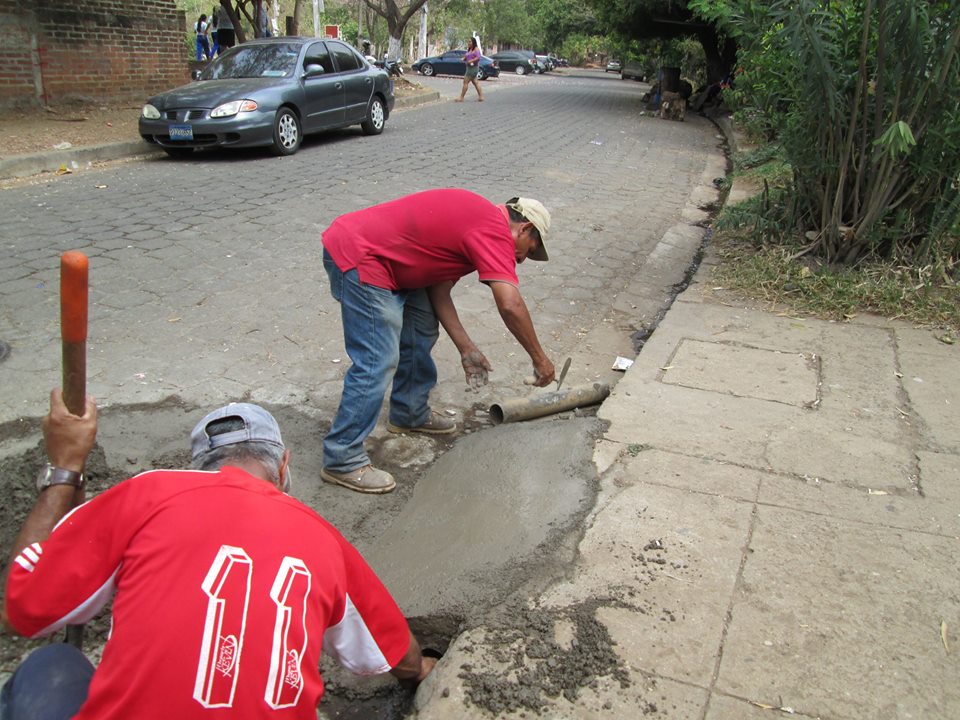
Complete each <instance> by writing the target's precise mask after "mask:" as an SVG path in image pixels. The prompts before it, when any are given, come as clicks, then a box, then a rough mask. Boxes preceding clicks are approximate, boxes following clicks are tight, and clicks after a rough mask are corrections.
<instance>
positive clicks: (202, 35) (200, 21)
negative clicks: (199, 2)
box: [193, 13, 213, 62]
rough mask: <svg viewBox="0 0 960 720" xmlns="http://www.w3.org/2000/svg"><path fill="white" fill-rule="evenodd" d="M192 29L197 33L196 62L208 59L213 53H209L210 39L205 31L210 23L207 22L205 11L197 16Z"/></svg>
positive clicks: (207, 30) (208, 28)
mask: <svg viewBox="0 0 960 720" xmlns="http://www.w3.org/2000/svg"><path fill="white" fill-rule="evenodd" d="M193 30H194V32H195V33H196V34H197V62H200V61H201V60H209V59H210V58H211V57H213V55H212V54H211V53H210V40H209V38H208V37H207V33H208V32H209V30H210V23H208V22H207V16H206V14H205V13H204V14H201V15H200V17H199V18H197V22H196V23H194V26H193Z"/></svg>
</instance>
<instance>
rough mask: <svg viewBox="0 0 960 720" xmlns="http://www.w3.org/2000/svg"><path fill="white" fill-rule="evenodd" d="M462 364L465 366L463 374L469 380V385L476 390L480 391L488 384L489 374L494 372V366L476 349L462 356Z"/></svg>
mask: <svg viewBox="0 0 960 720" xmlns="http://www.w3.org/2000/svg"><path fill="white" fill-rule="evenodd" d="M460 362H461V363H462V365H463V372H464V375H465V376H466V379H467V385H469V386H470V387H472V388H473V389H474V390H478V389H480V388H481V387H482V386H484V385H486V384H487V379H488V375H487V374H488V373H489V372H490V371H491V370H493V366H492V365H490V362H489V361H488V360H487V358H486V357H485V356H484V354H483V353H482V352H480V351H479V350H477V349H476V348H474V349H473V350H470V351H468V352H465V353H464V354H463V355H461V356H460Z"/></svg>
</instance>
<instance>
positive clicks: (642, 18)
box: [588, 0, 737, 82]
mask: <svg viewBox="0 0 960 720" xmlns="http://www.w3.org/2000/svg"><path fill="white" fill-rule="evenodd" d="M588 2H589V3H590V4H591V5H592V6H593V7H594V8H596V12H597V15H598V17H599V19H600V21H601V22H602V23H603V24H604V25H605V26H606V27H607V28H609V30H610V31H611V32H613V33H616V34H618V35H620V36H621V37H622V38H623V39H624V40H625V41H631V40H642V39H660V40H673V39H681V38H686V37H694V38H696V39H697V40H698V41H699V42H700V44H701V45H702V46H703V54H704V58H705V62H706V76H707V80H708V81H709V82H718V81H719V80H720V79H722V78H723V77H725V76H726V75H727V73H729V72H730V70H731V68H733V66H734V63H735V62H736V56H737V45H736V42H735V40H734V38H733V36H732V35H730V34H723V33H721V32H720V31H719V30H718V28H717V25H716V24H715V22H714V21H713V20H712V19H704V18H702V17H696V16H695V15H694V13H693V11H692V10H691V9H690V7H688V6H689V5H693V4H694V2H693V1H692V0H690V1H688V2H684V1H682V0H588ZM686 70H688V71H689V70H690V69H686Z"/></svg>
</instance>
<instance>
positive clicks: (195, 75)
mask: <svg viewBox="0 0 960 720" xmlns="http://www.w3.org/2000/svg"><path fill="white" fill-rule="evenodd" d="M190 78H191V79H192V80H199V79H200V71H199V70H194V71H193V72H192V73H190Z"/></svg>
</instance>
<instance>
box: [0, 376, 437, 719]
mask: <svg viewBox="0 0 960 720" xmlns="http://www.w3.org/2000/svg"><path fill="white" fill-rule="evenodd" d="M96 433H97V407H96V405H95V404H94V401H93V399H92V398H87V401H86V409H85V412H84V414H83V415H82V416H78V415H74V414H72V413H70V412H69V411H68V410H67V408H66V406H65V405H64V402H63V396H62V394H61V392H60V391H59V390H54V391H53V392H51V394H50V413H49V414H48V415H47V416H46V417H45V418H44V419H43V436H44V442H45V447H46V451H47V457H48V458H49V461H50V464H49V465H47V466H46V467H45V468H43V469H42V470H41V472H40V475H39V476H38V478H37V488H38V491H39V492H38V496H37V500H36V503H35V504H34V507H33V509H32V510H31V511H30V514H29V515H28V516H27V518H26V520H25V521H24V524H23V527H22V528H21V530H20V533H19V534H18V535H17V538H16V540H15V541H14V545H13V549H12V551H11V553H10V565H9V570H8V575H7V579H6V599H5V604H4V608H3V621H4V623H5V624H6V625H7V626H8V627H9V628H11V629H12V630H14V631H15V632H17V633H19V634H21V635H26V636H28V637H40V636H45V635H49V634H51V633H54V632H57V631H58V630H60V629H62V628H63V627H64V626H66V625H68V624H82V623H85V622H87V621H88V620H90V619H91V618H93V617H94V616H95V615H96V614H97V613H99V612H100V610H101V609H102V608H103V607H104V605H105V604H106V603H107V602H108V601H110V600H111V598H112V599H113V611H112V623H111V632H110V637H109V639H108V640H107V643H106V645H105V646H104V648H103V656H102V659H101V661H100V664H99V666H98V667H97V668H96V669H94V667H93V665H92V664H91V663H90V661H89V660H88V659H87V658H86V656H85V655H84V654H83V653H82V652H81V651H80V650H78V649H77V648H75V647H74V646H72V645H67V644H65V643H54V644H50V645H44V646H42V647H41V648H39V649H38V650H35V651H34V652H33V653H31V654H30V655H29V656H28V657H27V658H26V659H25V660H24V661H23V663H21V665H20V666H19V667H18V668H17V669H16V670H15V672H14V673H13V675H12V676H11V677H10V679H9V680H8V681H7V682H6V684H5V685H4V686H3V690H2V691H0V717H2V718H4V720H41V719H42V720H66V718H75V720H121V719H123V720H125V719H127V718H137V719H138V720H171V719H173V718H176V720H202V719H203V718H209V717H212V716H215V717H230V718H247V719H252V718H263V719H264V720H266V719H267V718H281V717H282V718H290V719H294V718H299V719H301V720H307V719H308V718H309V719H310V720H316V717H317V705H318V703H319V702H320V698H321V696H322V695H323V678H322V677H321V675H320V670H319V664H320V656H321V654H322V653H326V654H328V655H332V656H333V657H334V658H336V659H337V660H339V661H340V663H341V664H343V665H344V666H345V667H346V668H348V669H349V670H351V671H353V672H355V673H358V674H361V675H373V674H379V673H386V672H389V673H391V674H393V675H394V676H395V677H397V678H398V679H401V680H404V681H409V682H412V683H418V682H420V681H422V680H423V679H424V678H425V677H426V676H427V674H428V673H429V672H430V671H431V670H432V668H433V666H434V663H435V662H436V661H435V660H434V659H432V658H425V657H423V655H422V653H421V651H420V645H419V644H418V642H417V640H416V638H415V637H414V636H413V634H412V633H411V632H410V629H409V626H408V625H407V621H406V620H405V619H404V617H403V614H402V613H401V612H400V609H399V608H398V607H397V604H396V602H395V601H394V600H393V598H392V597H391V596H390V594H389V593H388V592H387V590H386V588H384V586H383V584H382V583H381V582H380V580H379V579H378V578H377V576H376V575H375V574H374V572H373V571H372V570H371V569H370V567H369V566H368V565H367V563H366V562H365V561H364V560H363V558H362V557H361V556H360V553H358V552H357V550H356V549H355V548H354V547H353V546H352V545H351V544H350V543H348V542H347V541H346V540H345V539H344V538H343V536H342V535H341V534H340V533H339V532H337V530H336V529H335V528H334V527H333V526H332V525H331V524H330V523H328V522H327V521H326V520H324V519H323V518H322V517H320V515H318V514H317V513H315V512H314V511H313V510H312V509H310V508H309V507H307V506H306V505H304V504H303V503H301V502H299V501H298V500H295V499H294V498H292V497H290V496H289V495H287V491H288V489H289V487H290V481H291V472H290V451H289V450H288V449H287V448H286V446H285V445H284V443H283V439H282V438H281V436H280V428H279V426H278V425H277V421H276V420H275V419H274V418H273V416H272V415H271V414H270V413H268V412H267V411H266V410H264V409H263V408H262V407H260V406H258V405H252V404H249V403H231V404H229V405H225V406H224V407H222V408H220V409H218V410H215V411H213V412H211V413H209V414H207V415H206V416H205V417H204V418H203V419H202V420H200V422H199V423H197V425H196V426H195V427H194V428H193V432H192V433H191V436H190V441H191V450H192V458H193V461H192V469H190V470H151V471H148V472H144V473H141V474H139V475H137V476H135V477H132V478H129V479H128V480H124V481H123V482H121V483H118V484H117V485H115V486H114V487H112V488H110V489H109V490H107V491H105V492H102V493H100V494H99V495H97V496H96V497H94V498H93V499H92V500H90V501H89V502H86V503H84V504H82V505H80V506H78V507H76V508H74V507H73V506H74V501H75V497H76V496H75V494H76V493H77V492H81V490H80V489H81V488H82V487H83V484H84V476H83V470H84V466H85V464H86V461H87V456H88V455H89V453H90V450H91V449H92V448H93V446H94V442H95V440H96Z"/></svg>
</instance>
